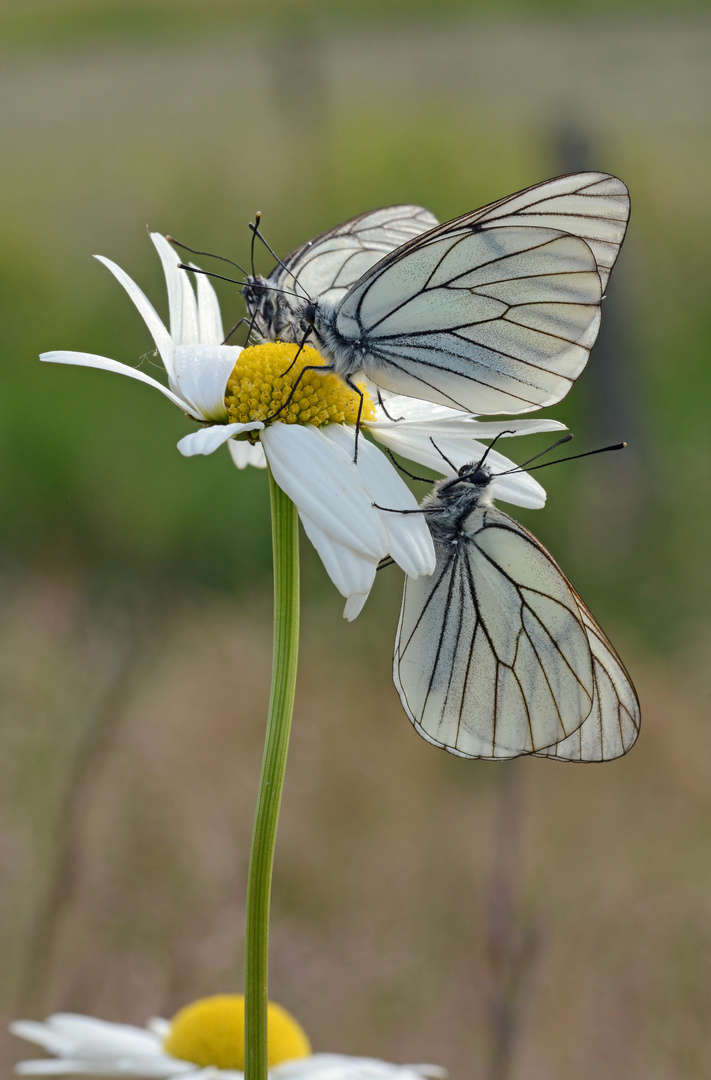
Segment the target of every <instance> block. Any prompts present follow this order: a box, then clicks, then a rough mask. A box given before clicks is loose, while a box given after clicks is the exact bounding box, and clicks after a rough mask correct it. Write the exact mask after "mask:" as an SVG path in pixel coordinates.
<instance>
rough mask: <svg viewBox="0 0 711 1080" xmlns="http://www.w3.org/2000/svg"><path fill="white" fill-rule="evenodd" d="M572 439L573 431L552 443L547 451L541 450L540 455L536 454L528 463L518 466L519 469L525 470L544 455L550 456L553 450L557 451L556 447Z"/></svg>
mask: <svg viewBox="0 0 711 1080" xmlns="http://www.w3.org/2000/svg"><path fill="white" fill-rule="evenodd" d="M572 438H573V433H572V431H568V432H567V433H566V434H565V435H563V436H561V438H560V439H556V441H555V442H554V443H551V445H550V446H547V447H546V449H545V450H541V451H540V452H539V453H537V454H534V455H533V457H530V458H529V459H528V461H524V462H523V464H522V465H519V466H518V468H519V469H525V468H526V466H527V465H530V464H531V462H532V461H535V460H536V458H539V457H543V455H544V454H550V452H551V450H555V448H556V446H560V445H561V444H562V443H567V442H570V440H571V439H572Z"/></svg>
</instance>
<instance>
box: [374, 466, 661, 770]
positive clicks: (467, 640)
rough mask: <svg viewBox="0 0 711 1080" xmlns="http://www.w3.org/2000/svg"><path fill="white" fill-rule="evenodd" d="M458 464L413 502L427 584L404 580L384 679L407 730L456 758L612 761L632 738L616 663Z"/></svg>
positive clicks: (524, 539) (529, 542) (630, 696)
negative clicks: (431, 566)
mask: <svg viewBox="0 0 711 1080" xmlns="http://www.w3.org/2000/svg"><path fill="white" fill-rule="evenodd" d="M491 480H492V472H491V469H490V468H489V467H488V466H487V465H486V464H484V463H483V459H482V462H479V463H477V464H472V465H465V466H464V467H463V468H461V469H460V470H459V472H458V474H457V476H456V477H454V478H452V479H448V480H442V481H440V482H439V483H438V484H436V485H435V488H434V491H433V493H432V494H431V495H430V496H429V497H428V498H426V499H425V500H424V501H423V503H422V507H421V509H422V511H423V512H424V513H425V514H426V515H427V521H428V524H429V526H430V531H431V533H432V537H433V540H434V544H435V551H436V553H437V565H436V568H435V571H434V573H433V574H432V575H431V576H430V577H420V578H417V579H412V578H406V579H405V590H404V594H403V599H402V610H401V612H400V622H399V626H398V631H397V640H396V645H395V656H394V660H393V677H394V680H395V686H396V688H397V690H398V693H399V694H400V700H401V701H402V704H403V706H404V708H405V711H406V712H407V714H408V716H409V718H410V720H411V721H412V723H413V724H414V726H415V728H416V730H417V731H418V732H419V733H420V735H422V736H423V737H424V738H425V739H427V741H428V742H431V743H433V744H434V745H435V746H439V747H442V748H443V749H445V750H448V751H449V752H450V753H451V754H456V755H458V756H459V757H465V758H486V759H489V760H498V759H504V758H512V757H518V756H520V755H523V754H534V755H537V756H539V757H549V758H556V759H558V760H560V761H609V760H611V759H612V758H616V757H620V756H621V755H622V754H626V753H627V751H628V750H629V749H630V747H631V746H632V745H633V743H634V742H635V740H636V738H637V735H638V734H639V727H640V710H639V702H638V699H637V694H636V692H635V689H634V686H633V685H632V682H631V680H630V677H629V675H628V674H627V672H626V670H625V668H624V665H623V663H622V661H621V660H620V658H619V656H618V655H617V653H616V652H615V650H614V649H613V647H612V645H611V644H610V642H609V641H608V639H607V637H606V636H605V634H604V633H603V631H602V630H601V629H600V627H599V626H598V624H597V622H596V621H595V619H594V618H593V616H592V615H591V614H590V612H589V611H588V609H587V607H586V606H585V604H584V603H583V601H582V600H581V598H580V597H579V596H578V594H577V592H576V591H575V589H574V588H573V586H572V585H571V584H570V582H569V581H568V579H567V578H566V576H565V574H564V573H563V571H562V570H561V568H560V567H559V566H558V564H557V562H556V561H555V560H554V559H553V557H552V556H551V555H550V554H549V552H548V551H546V549H545V548H544V547H543V545H542V544H541V543H540V542H539V541H538V540H537V539H536V538H535V536H532V535H531V533H529V532H528V531H527V530H526V529H524V528H523V526H521V525H519V524H518V522H516V521H514V520H513V518H511V517H509V516H508V514H505V513H503V512H502V511H501V510H498V509H497V508H496V507H495V506H494V505H493V503H492V498H491Z"/></svg>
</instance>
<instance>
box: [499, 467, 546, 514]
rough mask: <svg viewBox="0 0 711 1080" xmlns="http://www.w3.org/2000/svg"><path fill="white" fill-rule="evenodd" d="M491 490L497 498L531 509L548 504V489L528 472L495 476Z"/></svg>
mask: <svg viewBox="0 0 711 1080" xmlns="http://www.w3.org/2000/svg"><path fill="white" fill-rule="evenodd" d="M491 492H492V495H493V497H494V498H495V499H501V500H502V501H503V502H508V503H513V504H514V506H527V507H528V508H529V510H541V509H542V508H543V507H544V506H545V505H546V489H545V488H544V487H542V486H541V485H540V484H539V483H538V481H537V480H534V478H533V477H532V476H529V475H528V473H514V474H513V475H512V476H495V477H494V479H493V480H492V483H491Z"/></svg>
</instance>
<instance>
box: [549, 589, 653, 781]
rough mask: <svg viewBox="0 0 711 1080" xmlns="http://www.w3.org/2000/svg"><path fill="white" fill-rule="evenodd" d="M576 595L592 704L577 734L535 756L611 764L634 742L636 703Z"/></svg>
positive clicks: (610, 651) (632, 690)
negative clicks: (589, 660) (590, 659)
mask: <svg viewBox="0 0 711 1080" xmlns="http://www.w3.org/2000/svg"><path fill="white" fill-rule="evenodd" d="M573 591H574V590H573ZM575 595H576V599H577V601H578V608H579V609H580V614H581V616H582V619H583V623H584V625H585V629H586V631H587V635H588V641H589V642H590V650H591V652H592V657H593V681H594V686H595V693H594V696H593V705H592V709H591V710H590V715H589V716H588V717H587V719H586V720H585V722H584V723H583V724H582V725H581V726H580V727H579V728H578V730H577V731H574V732H573V734H572V735H569V736H568V737H567V738H566V739H564V740H563V741H562V742H558V743H555V745H553V746H550V747H548V748H546V749H544V750H539V751H537V753H538V755H539V756H541V757H549V758H555V759H556V760H558V761H611V760H612V759H613V758H617V757H622V755H623V754H626V753H627V751H628V750H629V749H630V748H631V747H632V746H633V745H634V743H635V742H636V740H637V736H638V735H639V728H640V708H639V700H638V698H637V693H636V691H635V688H634V686H633V684H632V680H631V679H630V677H629V675H628V674H627V671H626V670H625V666H624V664H623V663H622V661H621V660H620V658H619V656H618V655H617V653H616V652H615V650H614V649H613V647H612V645H611V644H610V642H609V641H608V639H607V637H606V635H605V634H604V633H603V631H602V629H601V628H600V626H599V625H598V623H597V622H596V620H595V619H594V618H593V616H592V615H591V614H590V612H589V611H588V609H587V607H586V606H585V604H584V603H583V601H582V600H581V599H580V597H579V596H578V595H577V593H576V594H575Z"/></svg>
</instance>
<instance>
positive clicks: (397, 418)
mask: <svg viewBox="0 0 711 1080" xmlns="http://www.w3.org/2000/svg"><path fill="white" fill-rule="evenodd" d="M378 405H379V406H380V408H381V409H382V410H383V412H384V413H385V415H386V416H387V418H388V420H392V422H393V423H394V424H397V423H399V422H400V421H401V420H404V419H405V417H404V416H391V415H390V413H389V412H388V410H387V409H386V408H385V402H384V401H383V396H382V394H381V393H380V391H379V390H378Z"/></svg>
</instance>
